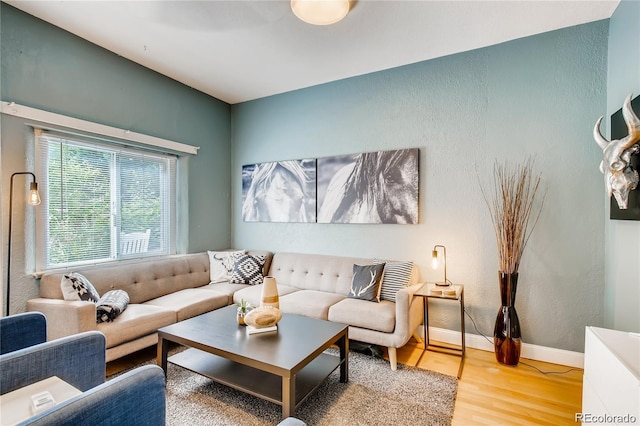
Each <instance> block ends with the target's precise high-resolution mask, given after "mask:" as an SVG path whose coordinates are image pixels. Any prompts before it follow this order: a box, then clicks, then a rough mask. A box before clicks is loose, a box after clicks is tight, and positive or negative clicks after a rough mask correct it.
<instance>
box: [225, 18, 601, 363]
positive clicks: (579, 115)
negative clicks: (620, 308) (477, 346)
mask: <svg viewBox="0 0 640 426" xmlns="http://www.w3.org/2000/svg"><path fill="white" fill-rule="evenodd" d="M607 36H608V21H600V22H595V23H591V24H587V25H581V26H577V27H572V28H568V29H563V30H559V31H554V32H549V33H545V34H541V35H536V36H532V37H528V38H523V39H519V40H515V41H512V42H508V43H504V44H500V45H496V46H492V47H488V48H484V49H479V50H475V51H470V52H466V53H461V54H457V55H452V56H448V57H444V58H439V59H435V60H430V61H426V62H421V63H417V64H413V65H409V66H404V67H400V68H395V69H391V70H387V71H382V72H377V73H373V74H368V75H364V76H360V77H354V78H350V79H346V80H341V81H336V82H332V83H328V84H324V85H321V86H316V87H312V88H308V89H303V90H298V91H295V92H289V93H285V94H282V95H277V96H273V97H268V98H264V99H259V100H255V101H251V102H246V103H242V104H238V105H233V106H232V138H233V147H232V183H233V203H232V209H233V213H232V223H233V245H234V246H235V247H238V248H261V249H269V250H273V251H276V252H277V251H293V252H307V253H324V254H336V255H351V256H363V257H381V258H388V259H411V260H414V261H416V262H417V263H418V264H419V266H420V269H421V272H422V278H423V279H425V280H431V281H433V280H437V279H441V271H435V272H434V271H432V270H431V269H430V266H429V263H430V262H429V257H430V253H431V249H432V248H433V246H434V245H435V244H444V245H446V246H447V255H448V267H447V273H448V277H449V278H450V279H451V280H453V281H454V282H456V283H463V284H465V285H466V287H465V288H466V290H465V293H466V296H465V301H466V306H467V310H468V311H469V313H470V314H471V315H472V316H473V317H474V319H475V320H476V322H477V323H478V326H479V328H480V330H481V331H482V332H483V333H484V334H487V335H491V334H492V331H493V325H494V321H495V315H496V312H497V309H498V307H499V305H500V300H499V293H498V284H497V269H498V263H497V250H496V243H495V239H494V234H493V230H492V227H491V222H490V217H489V214H488V212H487V208H486V206H485V204H484V200H483V198H482V196H481V194H480V190H479V185H478V181H479V179H480V180H481V181H483V182H485V184H486V183H488V182H489V179H490V176H491V174H492V170H493V164H494V161H495V160H498V161H502V160H504V159H512V160H514V161H516V160H517V161H520V160H523V159H524V158H526V157H527V156H533V157H535V164H536V167H537V170H539V171H540V172H541V173H542V178H543V182H544V184H545V186H546V187H547V189H548V192H547V197H546V203H545V206H544V210H543V212H542V216H541V218H540V221H539V223H538V226H537V228H536V230H535V232H534V233H533V236H532V237H531V239H530V241H529V245H528V247H527V250H526V252H525V254H524V258H523V263H522V265H521V274H520V283H519V289H518V298H517V304H516V306H517V309H518V313H519V316H520V319H521V323H522V328H523V341H524V342H526V343H532V344H537V345H543V346H549V347H554V348H561V349H567V350H574V351H582V350H583V344H584V337H583V336H584V327H585V326H586V325H593V324H595V325H598V324H599V325H602V323H603V304H602V298H603V291H604V290H603V282H604V251H603V246H604V231H603V226H602V222H603V220H604V212H603V209H602V193H601V189H602V179H601V176H600V174H599V171H598V164H599V162H600V155H601V152H600V150H599V148H598V147H597V145H596V144H595V143H594V142H593V139H592V136H591V132H592V129H593V123H594V122H595V119H597V117H598V116H599V115H601V114H602V112H603V111H604V110H605V108H606V78H607ZM411 147H417V148H419V149H420V213H419V222H420V223H419V224H418V225H344V224H341V225H337V224H336V225H332V224H294V223H291V224H283V223H246V222H243V221H242V217H241V211H240V206H241V202H242V200H241V197H242V192H241V179H240V171H241V167H242V165H244V164H252V163H257V162H264V161H274V160H286V159H298V158H316V157H323V156H331V155H339V154H348V153H358V152H366V151H376V150H388V149H399V148H411ZM436 309H437V313H434V314H432V315H431V316H430V322H431V324H430V325H432V326H436V327H443V328H448V329H455V328H456V327H457V324H458V319H457V318H458V316H457V315H458V313H457V312H456V308H455V306H448V305H441V306H437V307H436ZM467 331H470V332H474V331H473V330H472V327H471V324H469V325H468V327H467Z"/></svg>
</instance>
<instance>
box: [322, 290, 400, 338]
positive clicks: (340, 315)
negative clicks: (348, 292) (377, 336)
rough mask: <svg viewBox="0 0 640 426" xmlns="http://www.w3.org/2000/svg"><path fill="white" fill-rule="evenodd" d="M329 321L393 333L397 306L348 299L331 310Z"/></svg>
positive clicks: (382, 302) (384, 302) (389, 303)
mask: <svg viewBox="0 0 640 426" xmlns="http://www.w3.org/2000/svg"><path fill="white" fill-rule="evenodd" d="M328 319H329V321H333V322H340V323H343V324H348V325H352V326H355V327H360V328H368V329H370V330H376V331H381V332H383V333H393V330H394V329H395V323H396V304H395V303H392V302H389V301H387V300H383V301H381V302H380V303H371V302H368V301H366V300H360V299H351V298H346V299H344V300H342V301H340V302H338V303H336V304H335V305H333V306H331V307H330V308H329V315H328Z"/></svg>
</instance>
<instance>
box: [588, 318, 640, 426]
mask: <svg viewBox="0 0 640 426" xmlns="http://www.w3.org/2000/svg"><path fill="white" fill-rule="evenodd" d="M580 415H581V416H582V418H576V420H577V421H582V422H583V424H609V425H611V424H616V425H628V424H640V335H638V334H637V333H627V332H623V331H617V330H608V329H605V328H597V327H587V329H586V337H585V350H584V379H583V385H582V413H581V414H580ZM580 415H578V416H580Z"/></svg>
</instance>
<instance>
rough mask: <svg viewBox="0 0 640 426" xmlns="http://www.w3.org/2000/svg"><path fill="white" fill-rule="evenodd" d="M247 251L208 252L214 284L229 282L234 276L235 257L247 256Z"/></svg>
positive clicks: (210, 273) (211, 277)
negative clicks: (232, 275)
mask: <svg viewBox="0 0 640 426" xmlns="http://www.w3.org/2000/svg"><path fill="white" fill-rule="evenodd" d="M246 252H247V251H246V250H236V251H207V253H208V254H209V275H210V279H211V282H212V283H219V282H223V281H229V279H230V278H231V274H233V265H234V262H235V256H237V255H242V254H245V253H246Z"/></svg>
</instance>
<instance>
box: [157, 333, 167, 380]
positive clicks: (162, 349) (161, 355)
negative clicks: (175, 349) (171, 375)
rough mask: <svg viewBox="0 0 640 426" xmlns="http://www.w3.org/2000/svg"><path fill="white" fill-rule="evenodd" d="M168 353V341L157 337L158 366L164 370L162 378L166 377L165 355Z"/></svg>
mask: <svg viewBox="0 0 640 426" xmlns="http://www.w3.org/2000/svg"><path fill="white" fill-rule="evenodd" d="M168 353H169V341H168V340H165V339H163V338H162V337H158V361H157V362H158V365H159V366H160V367H162V369H163V370H164V377H165V378H166V377H167V355H168Z"/></svg>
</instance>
